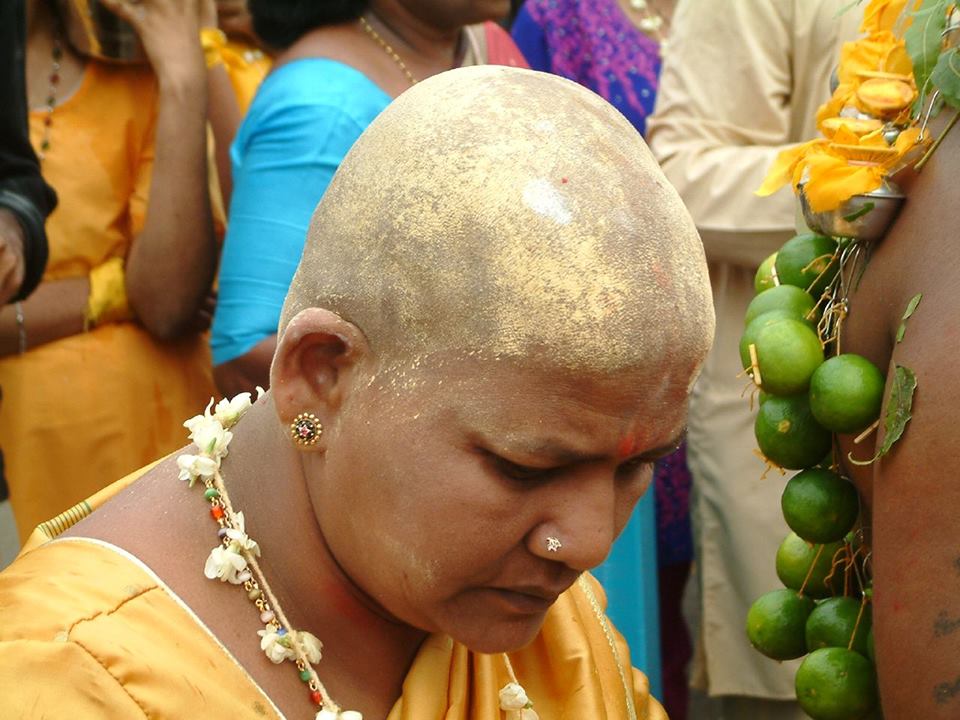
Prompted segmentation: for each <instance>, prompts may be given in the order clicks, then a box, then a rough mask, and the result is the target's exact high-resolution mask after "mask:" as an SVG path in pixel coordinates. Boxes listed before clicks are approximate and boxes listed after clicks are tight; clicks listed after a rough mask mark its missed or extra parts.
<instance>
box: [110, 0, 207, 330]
mask: <svg viewBox="0 0 960 720" xmlns="http://www.w3.org/2000/svg"><path fill="white" fill-rule="evenodd" d="M197 2H198V0H145V1H144V2H143V3H141V4H137V5H130V4H121V3H118V2H117V1H116V0H110V3H109V4H110V6H111V8H113V9H114V10H115V11H116V12H117V13H118V14H120V15H121V16H123V17H125V18H126V19H127V20H128V21H130V22H131V24H133V26H134V27H135V28H136V30H137V32H138V34H139V36H140V38H141V40H142V42H143V45H144V49H145V51H146V53H147V56H148V57H149V59H150V62H151V66H152V67H153V71H154V74H155V75H156V77H157V83H158V88H159V109H158V114H157V121H156V137H155V144H154V146H153V148H152V150H150V151H147V155H146V156H145V157H144V158H143V159H142V167H143V168H144V173H145V172H149V177H148V179H147V180H146V181H145V180H144V179H143V178H141V179H140V180H139V181H138V188H139V189H140V193H141V195H142V194H145V193H144V192H143V188H144V187H146V186H147V185H149V191H147V192H146V198H141V201H144V200H145V202H142V204H144V205H145V206H146V215H145V220H144V224H143V229H142V230H141V232H140V233H139V234H138V235H137V236H136V237H135V238H134V241H133V243H132V246H131V248H130V251H129V253H128V255H127V259H126V268H125V270H126V288H127V297H128V299H129V303H130V307H131V308H132V310H133V312H134V313H135V314H136V316H137V318H138V319H139V321H140V323H141V324H142V325H143V326H144V328H146V329H147V331H148V332H150V333H151V334H152V335H154V336H155V337H157V338H159V339H169V338H173V337H176V336H178V335H180V334H181V333H183V332H185V331H186V330H187V329H188V328H189V327H190V326H191V323H192V322H193V321H194V319H195V317H196V313H197V311H198V310H199V309H200V308H201V306H202V303H203V301H204V299H205V297H206V296H207V293H208V292H209V289H210V286H211V283H212V281H213V274H214V271H215V268H216V253H217V247H216V241H215V239H214V235H213V224H212V219H211V210H210V198H209V192H208V184H207V152H206V142H207V134H206V114H207V96H208V93H207V78H206V70H205V65H204V61H203V53H202V51H201V48H200V43H199V42H198V40H197V38H198V35H199V31H200V27H199V8H198V4H197ZM142 174H143V173H142Z"/></svg>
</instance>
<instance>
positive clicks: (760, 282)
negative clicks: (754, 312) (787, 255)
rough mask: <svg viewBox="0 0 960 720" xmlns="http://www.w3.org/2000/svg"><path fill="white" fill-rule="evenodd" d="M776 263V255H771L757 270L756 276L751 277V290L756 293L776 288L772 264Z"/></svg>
mask: <svg viewBox="0 0 960 720" xmlns="http://www.w3.org/2000/svg"><path fill="white" fill-rule="evenodd" d="M776 261H777V254H776V253H773V254H772V255H770V257H768V258H767V259H766V260H764V261H763V262H762V263H760V267H758V268H757V274H756V275H754V276H753V289H754V290H756V291H757V292H758V293H762V292H763V291H764V290H769V289H770V288H772V287H776V286H777V282H776V281H775V280H774V279H773V264H774V263H775V262H776Z"/></svg>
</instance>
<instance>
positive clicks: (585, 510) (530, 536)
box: [0, 68, 714, 720]
mask: <svg viewBox="0 0 960 720" xmlns="http://www.w3.org/2000/svg"><path fill="white" fill-rule="evenodd" d="M638 278H641V279H640V280H638ZM713 323H714V318H713V310H712V307H711V304H710V290H709V285H708V280H707V275H706V266H705V263H704V257H703V250H702V247H701V245H700V241H699V238H698V236H697V234H696V231H695V230H694V228H693V224H692V222H691V220H690V217H689V216H688V215H687V212H686V210H685V209H684V207H683V205H682V204H681V202H680V200H679V198H678V197H677V195H676V193H675V192H674V190H673V189H672V188H671V187H670V186H669V184H668V183H667V182H666V181H665V180H664V178H663V176H662V174H661V173H660V170H659V169H658V167H657V166H656V163H655V162H654V161H653V159H652V158H651V156H650V153H649V152H648V150H647V148H646V146H645V145H644V143H643V141H642V140H641V139H640V137H639V135H637V134H636V132H635V131H634V130H633V129H632V127H631V126H630V125H629V123H627V121H626V120H625V119H624V118H623V117H621V116H620V115H619V114H618V113H617V112H616V111H615V110H613V109H612V108H611V107H610V106H608V105H607V104H606V103H604V101H602V100H601V99H600V98H598V97H597V96H595V95H593V94H592V93H590V92H589V91H587V90H584V89H582V88H580V87H578V86H577V85H575V84H573V83H571V82H569V81H566V80H562V79H559V78H555V77H552V76H548V75H542V74H539V73H533V72H530V71H524V70H516V69H507V68H472V69H463V70H456V71H452V72H449V73H444V74H441V75H438V76H436V77H435V78H432V79H430V80H428V81H425V82H423V83H421V84H419V85H418V86H417V87H416V88H414V89H413V90H411V91H409V92H408V93H405V94H404V95H403V96H402V97H401V98H399V99H398V100H397V101H396V102H395V103H394V104H392V105H391V106H390V108H388V109H387V110H386V111H385V112H384V113H383V114H381V115H380V117H379V118H378V119H377V120H376V121H374V122H373V124H372V125H371V126H370V128H369V129H368V130H367V131H366V132H365V133H364V134H363V136H362V137H361V138H360V140H359V141H358V142H357V143H356V145H355V146H354V147H353V149H352V150H351V151H350V153H349V154H348V156H347V157H346V159H345V160H344V162H343V164H342V165H341V167H340V169H339V171H338V172H337V174H336V176H335V177H334V179H333V182H332V183H331V185H330V187H329V189H328V191H327V193H326V194H325V195H324V199H323V200H322V202H321V203H320V205H319V206H318V208H317V210H316V212H315V214H314V216H313V220H312V222H311V225H310V231H309V235H308V238H307V243H306V248H305V251H304V254H303V258H302V260H301V264H300V266H299V269H298V270H297V273H296V276H295V278H294V281H293V284H292V286H291V289H290V293H289V295H288V297H287V300H286V304H285V306H284V310H283V314H282V318H281V323H280V327H281V331H280V334H279V338H278V342H277V350H276V354H275V356H274V360H273V364H272V368H271V377H270V379H271V391H270V392H269V393H266V394H264V395H263V396H262V397H260V398H259V399H258V400H257V401H256V402H255V403H254V404H253V405H252V407H251V406H250V398H249V396H246V397H243V396H241V397H238V398H234V399H233V400H232V401H223V402H221V403H219V404H218V405H217V406H216V407H211V408H208V411H207V413H206V414H205V415H203V416H198V417H196V418H193V419H191V420H189V421H188V422H187V423H186V426H187V429H188V431H189V433H190V439H191V440H192V441H193V442H192V444H191V445H190V446H189V447H188V448H185V449H184V451H183V453H182V454H181V455H180V456H179V457H177V458H173V457H171V458H168V459H165V460H163V461H161V462H159V463H158V464H156V465H155V466H154V467H152V468H151V469H149V470H147V471H145V472H144V473H141V474H140V476H139V477H138V478H133V479H131V478H128V479H126V480H125V481H121V482H120V483H118V484H117V485H114V486H112V487H111V488H110V489H108V490H107V491H106V492H105V493H104V494H103V496H100V497H94V498H92V499H91V500H90V501H89V502H88V503H85V504H83V505H81V506H78V507H77V508H74V509H73V510H72V511H71V512H70V513H68V514H65V515H64V516H61V517H60V518H58V519H56V520H54V521H51V522H50V523H46V524H45V525H44V526H43V527H42V528H40V530H39V531H38V533H37V534H35V536H34V539H33V542H32V544H31V548H32V549H29V550H28V551H26V552H25V553H24V554H23V555H22V556H21V558H20V559H18V560H17V561H16V562H15V563H14V564H13V565H12V566H11V567H10V568H9V569H8V570H7V571H5V572H4V573H3V574H0V606H2V607H3V609H4V622H3V624H2V627H0V679H2V682H3V685H4V688H5V691H4V696H5V697H4V704H5V708H6V709H11V708H12V716H13V717H19V716H26V715H31V714H32V716H36V717H39V716H43V715H46V716H57V715H58V714H59V715H62V714H65V713H68V712H69V715H70V717H73V718H87V717H97V718H103V717H107V718H113V717H116V718H121V717H122V718H129V717H138V716H140V715H145V716H151V717H164V718H197V717H270V718H276V717H281V716H282V717H289V718H294V717H303V718H307V717H311V718H312V717H316V718H319V720H336V719H337V718H339V719H340V720H357V719H358V718H361V717H362V718H367V720H372V719H375V720H380V719H383V718H388V719H389V720H432V719H436V720H440V719H441V718H443V719H446V720H468V719H469V720H502V719H505V720H533V719H534V718H537V717H541V718H544V720H546V719H548V718H578V719H580V718H584V719H585V718H590V719H591V720H592V719H602V718H607V719H609V720H613V719H614V718H616V719H618V720H619V719H621V718H647V719H650V720H661V719H662V718H663V717H664V715H663V712H662V710H661V709H660V706H659V705H658V704H657V703H656V701H655V700H653V699H651V698H650V697H649V693H648V690H647V683H646V679H645V678H644V677H643V676H642V675H641V674H640V673H638V672H636V671H634V670H632V669H631V666H630V655H629V651H628V649H627V647H626V645H625V644H624V643H623V642H622V639H621V638H620V636H619V635H618V634H617V633H616V631H615V630H614V629H613V628H612V627H611V625H610V623H609V622H608V621H607V620H606V618H605V616H604V614H603V609H602V608H603V595H602V592H601V590H600V588H599V586H598V585H597V584H596V582H595V581H593V580H592V579H591V578H590V576H589V574H587V571H588V570H589V569H590V568H592V567H594V566H595V565H597V564H598V563H600V562H601V561H602V560H603V559H604V557H605V556H606V554H607V552H608V550H609V549H610V545H611V543H612V542H613V540H614V538H615V537H616V536H617V534H618V533H619V532H620V530H621V529H622V528H623V525H624V523H625V522H626V520H627V518H628V516H629V515H630V512H631V510H632V508H633V506H634V504H635V503H636V501H637V499H638V498H639V496H640V495H641V494H642V493H643V492H644V491H645V489H646V487H647V485H648V484H649V481H650V464H651V463H652V462H653V461H654V460H655V459H656V458H658V457H660V456H662V455H663V454H666V453H668V452H670V450H671V449H672V448H673V447H675V445H676V443H677V442H678V440H679V438H680V436H681V434H682V432H683V428H684V424H685V416H686V400H687V394H688V391H689V388H690V386H691V383H692V382H693V379H694V378H695V376H696V374H697V372H698V370H699V368H700V365H701V363H702V362H703V359H704V357H705V355H706V352H707V350H708V348H709V345H710V339H711V337H712V333H713ZM241 416H242V417H241ZM228 446H229V453H228ZM178 478H179V480H178ZM80 518H83V519H80ZM78 519H80V520H79V522H77V520H78ZM57 533H60V537H58V538H57V539H50V537H49V536H51V535H54V534H57ZM211 548H213V549H212V550H211ZM14 678H15V680H14Z"/></svg>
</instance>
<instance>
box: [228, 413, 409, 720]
mask: <svg viewBox="0 0 960 720" xmlns="http://www.w3.org/2000/svg"><path fill="white" fill-rule="evenodd" d="M234 435H235V437H234V440H233V442H232V443H231V445H230V455H229V456H228V457H227V458H226V459H225V460H224V463H223V472H224V483H225V485H226V487H227V490H228V491H229V493H230V496H231V500H232V502H233V504H234V508H235V509H236V510H237V511H243V514H244V517H245V520H246V528H247V531H248V533H249V534H250V536H251V537H253V538H254V539H255V540H256V541H257V542H258V543H259V544H260V547H261V549H262V553H263V557H262V558H261V567H262V569H263V572H264V574H265V575H266V579H267V581H268V582H269V583H270V585H271V586H272V588H273V590H274V593H275V594H276V596H277V599H278V601H279V603H280V606H281V607H282V608H283V611H284V612H285V613H286V615H287V617H288V618H289V619H290V622H291V623H293V624H294V626H295V627H296V629H300V630H307V631H310V632H312V633H313V634H315V635H317V636H318V637H319V638H320V639H321V641H322V642H323V643H324V659H323V662H322V663H321V666H320V667H319V668H318V671H319V672H320V678H321V680H323V681H324V682H325V683H326V682H328V681H329V682H330V692H331V694H333V696H334V699H338V696H337V689H338V688H342V689H344V690H346V691H347V692H348V693H350V691H356V690H359V691H361V693H362V694H361V695H360V696H361V697H366V698H377V699H382V700H381V702H380V704H381V705H384V706H385V711H384V712H383V713H382V714H383V715H384V716H385V715H386V714H387V712H388V711H389V709H390V706H391V705H392V703H393V701H394V700H395V699H396V698H397V697H399V696H400V693H401V689H402V684H403V680H404V678H405V676H406V674H407V671H408V670H409V667H410V665H411V664H412V662H413V659H414V657H415V655H416V653H417V651H418V649H419V647H420V644H421V643H422V642H423V640H424V638H425V637H426V633H424V632H423V631H421V630H417V629H415V628H412V627H410V626H408V625H404V624H402V623H400V622H398V621H396V620H395V619H393V618H391V617H390V616H389V615H388V614H387V613H386V612H385V611H384V610H383V609H382V608H380V607H379V606H378V605H377V604H376V603H375V602H374V601H373V600H372V599H371V598H370V597H369V596H367V595H366V593H364V592H363V590H362V589H361V588H359V587H357V585H356V584H355V583H354V582H353V581H352V580H351V579H350V578H349V576H348V575H347V574H346V573H345V572H344V571H343V570H342V568H341V567H340V565H339V564H338V562H337V560H336V558H335V557H334V556H333V554H332V553H331V551H330V548H329V546H328V544H327V542H326V540H325V538H324V535H323V532H322V530H321V528H320V527H319V525H318V523H317V517H316V514H315V513H314V510H313V504H312V502H311V498H310V492H309V490H308V484H307V479H306V476H305V474H304V471H303V457H304V456H303V455H302V454H301V453H300V452H299V451H297V450H296V449H294V448H293V447H292V446H291V443H290V441H289V439H288V437H287V436H286V434H285V432H284V430H283V429H282V428H280V427H279V426H278V423H277V419H276V414H275V411H274V407H273V403H272V402H261V403H258V404H256V405H255V406H254V407H252V408H251V409H250V410H249V411H248V413H247V416H246V417H245V418H244V419H243V420H242V421H241V422H240V423H239V424H238V425H237V426H236V427H235V428H234ZM351 694H354V693H351ZM348 700H349V695H347V697H344V698H343V699H342V700H340V701H341V702H345V703H346V702H348ZM348 706H349V705H348Z"/></svg>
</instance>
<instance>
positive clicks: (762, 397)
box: [757, 390, 773, 405]
mask: <svg viewBox="0 0 960 720" xmlns="http://www.w3.org/2000/svg"><path fill="white" fill-rule="evenodd" d="M771 397H773V396H772V395H771V394H770V393H768V392H764V391H763V390H761V391H760V392H759V393H758V394H757V403H758V405H763V404H764V403H765V402H766V401H767V400H769V399H770V398H771Z"/></svg>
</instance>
